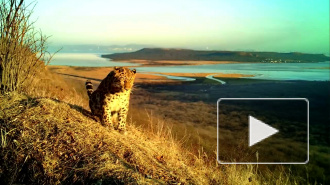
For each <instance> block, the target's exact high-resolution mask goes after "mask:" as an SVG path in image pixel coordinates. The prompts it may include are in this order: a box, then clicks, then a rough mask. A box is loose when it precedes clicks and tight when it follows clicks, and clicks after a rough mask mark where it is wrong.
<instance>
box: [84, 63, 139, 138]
mask: <svg viewBox="0 0 330 185" xmlns="http://www.w3.org/2000/svg"><path fill="white" fill-rule="evenodd" d="M135 76H136V70H135V69H132V70H130V69H129V68H126V67H114V70H112V71H111V72H110V73H109V74H108V75H107V76H106V77H105V78H104V79H103V80H102V81H101V83H100V85H99V86H98V88H97V89H96V90H95V91H94V90H93V84H92V82H91V81H90V80H87V81H86V83H85V86H86V90H87V95H88V97H89V107H90V109H91V113H92V115H93V116H96V117H98V118H99V120H100V121H101V123H102V124H103V125H105V126H108V127H109V128H111V129H115V130H118V131H119V132H123V133H125V134H126V118H127V113H128V108H129V100H130V95H131V91H132V88H133V85H134V80H135Z"/></svg>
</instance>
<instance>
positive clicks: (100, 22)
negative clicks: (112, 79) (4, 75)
mask: <svg viewBox="0 0 330 185" xmlns="http://www.w3.org/2000/svg"><path fill="white" fill-rule="evenodd" d="M29 2H33V1H27V4H29ZM31 7H32V6H31ZM32 20H37V22H36V23H35V27H36V28H37V29H40V30H41V31H42V33H43V34H45V35H48V36H51V38H50V39H49V44H50V45H86V44H87V45H88V44H91V45H103V46H104V45H127V44H138V45H153V46H155V47H165V48H186V49H201V50H241V51H275V52H303V53H321V54H326V55H327V56H329V1H328V0H320V1H317V2H316V1H302V0H300V1H298V0H292V1H284V0H278V1H260V0H251V1H244V0H234V1H230V2H229V1H228V2H225V1H224V2H221V1H218V0H209V1H197V0H190V1H180V2H177V1H174V0H170V1H166V2H165V1H164V2H163V1H159V2H155V1H150V0H142V1H133V0H123V1H106V0H97V1H93V2H92V1H86V0H82V1H75V0H68V1H64V0H59V1H56V2H53V1H39V2H37V5H36V7H35V8H34V13H33V16H32Z"/></svg>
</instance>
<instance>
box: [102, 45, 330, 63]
mask: <svg viewBox="0 0 330 185" xmlns="http://www.w3.org/2000/svg"><path fill="white" fill-rule="evenodd" d="M102 57H104V58H109V59H112V60H116V61H120V60H150V61H154V60H178V61H187V60H191V61H239V62H265V63H272V62H274V63H284V62H323V61H328V60H329V57H327V56H325V55H324V54H307V53H299V52H291V53H277V52H245V51H202V50H189V49H163V48H144V49H141V50H138V51H135V52H129V53H115V54H109V55H102Z"/></svg>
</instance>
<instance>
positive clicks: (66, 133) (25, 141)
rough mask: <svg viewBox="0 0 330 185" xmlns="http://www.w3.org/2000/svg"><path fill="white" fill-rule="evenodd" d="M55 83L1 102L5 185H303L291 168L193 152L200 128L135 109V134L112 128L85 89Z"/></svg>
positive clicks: (131, 123)
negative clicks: (96, 113)
mask: <svg viewBox="0 0 330 185" xmlns="http://www.w3.org/2000/svg"><path fill="white" fill-rule="evenodd" d="M47 79H48V80H46V81H45V82H44V83H43V82H42V81H43V80H42V79H39V80H40V81H37V82H36V84H35V85H36V86H35V87H34V88H32V87H31V89H30V91H29V92H28V94H29V95H21V94H10V95H6V96H1V97H0V102H1V104H0V110H1V112H0V124H1V125H0V127H1V128H0V129H1V142H0V143H1V150H0V158H1V161H3V162H2V163H1V164H0V180H1V182H0V183H1V184H12V183H29V184H31V183H32V184H72V183H85V184H92V183H97V184H179V183H181V184H251V182H252V184H264V182H266V184H295V180H294V179H293V180H292V179H291V177H290V174H287V173H284V170H276V172H270V171H268V172H267V173H264V174H263V175H260V174H259V173H258V169H257V168H258V166H255V165H218V164H217V162H216V160H215V158H213V160H212V157H210V156H209V155H210V154H208V153H207V152H205V151H204V149H203V147H201V145H199V144H198V143H197V144H196V145H194V146H193V147H187V144H186V143H189V142H190V143H194V142H196V141H192V140H191V135H192V134H191V133H194V131H193V127H189V126H185V125H182V124H178V125H176V124H174V123H171V122H168V120H167V119H164V118H163V117H161V116H159V115H157V114H154V113H153V112H152V111H151V112H150V111H148V110H144V109H142V110H141V109H138V107H133V108H132V111H131V113H130V116H129V117H128V134H127V135H122V134H120V133H118V132H117V131H113V130H109V129H108V128H105V127H104V126H102V125H101V124H100V123H98V122H96V121H95V120H93V119H92V118H91V115H90V114H89V111H86V109H85V108H86V106H87V96H86V92H85V91H84V90H83V84H81V85H76V86H75V85H73V84H72V83H70V81H65V80H63V79H62V78H61V77H59V76H57V75H55V74H51V73H49V74H47ZM62 89H63V90H62ZM133 96H134V94H133Z"/></svg>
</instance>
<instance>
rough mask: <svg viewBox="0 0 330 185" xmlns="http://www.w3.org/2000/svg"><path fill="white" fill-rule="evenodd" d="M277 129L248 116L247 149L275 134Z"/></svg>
mask: <svg viewBox="0 0 330 185" xmlns="http://www.w3.org/2000/svg"><path fill="white" fill-rule="evenodd" d="M277 132H278V130H277V129H275V128H273V127H271V126H269V125H267V124H265V123H264V122H262V121H260V120H258V119H256V118H254V117H253V116H251V115H249V147H251V146H253V145H255V144H257V143H259V142H260V141H262V140H264V139H266V138H268V137H270V136H272V135H274V134H276V133H277Z"/></svg>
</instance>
